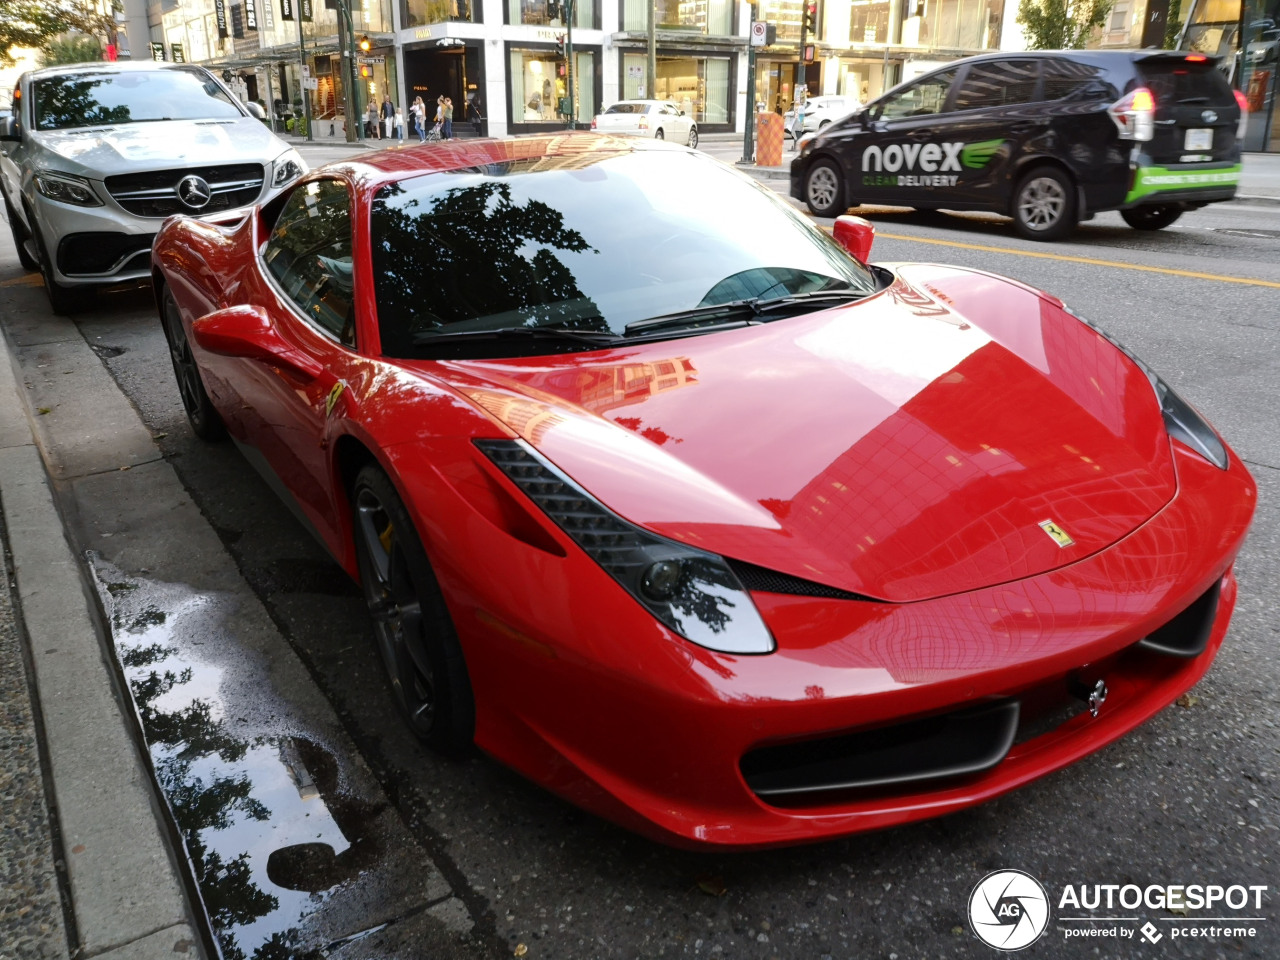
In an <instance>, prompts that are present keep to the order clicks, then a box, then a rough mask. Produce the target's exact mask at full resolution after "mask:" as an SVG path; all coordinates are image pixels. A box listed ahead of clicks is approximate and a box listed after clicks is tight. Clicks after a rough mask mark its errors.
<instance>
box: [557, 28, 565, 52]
mask: <svg viewBox="0 0 1280 960" xmlns="http://www.w3.org/2000/svg"><path fill="white" fill-rule="evenodd" d="M556 56H557V57H563V56H564V34H563V33H557V34H556Z"/></svg>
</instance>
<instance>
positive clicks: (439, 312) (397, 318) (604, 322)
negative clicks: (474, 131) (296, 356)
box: [371, 146, 876, 357]
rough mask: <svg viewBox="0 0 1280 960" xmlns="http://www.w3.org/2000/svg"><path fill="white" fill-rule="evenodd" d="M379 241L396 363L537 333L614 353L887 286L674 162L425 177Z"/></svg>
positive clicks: (562, 161) (385, 343) (723, 181)
mask: <svg viewBox="0 0 1280 960" xmlns="http://www.w3.org/2000/svg"><path fill="white" fill-rule="evenodd" d="M371 227H372V230H371V236H372V237H373V244H372V255H373V275H374V278H375V279H374V283H375V285H376V290H377V303H378V326H379V332H380V335H381V340H382V351H383V353H384V354H386V355H388V356H396V357H413V356H423V355H428V354H429V353H430V352H431V351H430V349H429V346H428V345H429V344H430V343H431V341H432V340H433V339H436V338H437V337H438V338H440V339H442V340H443V339H450V340H458V339H460V338H459V337H458V336H457V335H458V334H463V333H475V334H480V333H481V332H492V331H502V330H511V329H517V328H529V327H556V328H558V329H567V330H572V331H581V332H590V333H593V334H599V335H601V338H600V339H602V340H606V341H607V340H608V339H609V337H610V336H611V335H612V336H618V337H621V336H624V335H626V336H635V335H636V334H637V328H638V326H640V325H639V323H638V322H639V321H643V320H647V319H650V318H657V317H668V316H670V315H674V314H680V313H682V312H685V311H691V312H692V313H693V314H694V316H695V318H693V319H691V320H690V322H689V323H688V324H686V325H685V327H684V328H683V329H682V327H681V325H680V324H678V323H674V324H673V323H664V324H663V325H662V334H661V335H663V336H669V337H675V336H682V335H684V334H685V333H686V332H692V331H695V330H696V331H699V332H702V331H705V329H706V326H707V324H708V322H710V321H707V320H706V319H697V318H705V317H706V316H707V314H708V313H711V314H717V313H724V312H725V311H707V310H706V309H702V308H710V307H713V306H714V305H717V304H731V303H736V302H743V301H746V302H750V303H754V302H763V301H776V300H778V299H779V298H789V297H793V296H795V297H797V304H798V305H797V310H800V309H810V310H813V309H823V308H825V307H829V306H831V303H830V302H823V303H817V302H814V303H813V304H812V305H809V304H804V305H803V306H801V305H800V302H801V301H802V299H803V295H805V294H812V293H817V292H820V291H821V292H824V293H836V292H838V291H845V292H847V293H848V295H849V297H850V298H856V297H857V296H861V295H865V294H867V293H870V292H872V291H873V290H874V289H875V287H876V281H875V278H874V277H873V275H872V274H871V272H870V271H868V270H867V269H866V268H864V267H862V266H861V265H860V264H858V263H857V262H856V261H855V260H853V259H852V258H850V257H849V256H848V254H846V253H845V252H844V250H843V249H842V248H841V247H840V246H839V245H837V244H836V243H835V241H834V240H832V239H831V238H830V237H828V236H827V235H826V234H825V233H823V232H822V231H821V230H819V229H818V228H817V227H815V226H814V225H813V224H811V223H810V222H809V221H807V220H806V219H805V218H804V217H802V216H801V215H800V214H798V213H797V212H796V211H794V210H792V209H791V208H790V207H789V206H788V205H787V204H786V203H785V201H783V200H781V199H779V198H778V197H777V195H776V194H774V193H773V192H772V191H770V190H767V189H765V188H763V187H761V186H759V185H757V184H756V183H754V182H753V181H751V180H749V179H747V178H745V177H743V176H740V175H738V174H736V173H735V172H733V171H731V170H728V169H726V168H725V167H724V166H723V165H721V164H720V163H718V162H717V161H715V160H712V159H710V158H708V157H704V156H701V155H698V154H694V153H691V152H688V151H682V150H675V149H665V148H658V149H648V148H646V147H636V148H632V147H631V146H625V147H621V148H616V147H615V148H613V149H598V150H593V151H590V152H584V153H582V154H576V155H571V156H559V157H542V156H538V157H536V158H532V159H531V160H530V161H507V162H505V163H501V164H492V165H488V166H486V167H483V168H468V169H466V170H460V171H453V172H449V173H436V174H429V175H426V176H421V177H416V178H414V179H410V180H405V181H401V182H399V183H395V184H391V185H389V186H386V187H383V188H382V189H381V190H380V191H379V193H378V194H377V195H376V197H375V199H374V203H373V211H372V223H371ZM775 318H776V317H775V316H774V315H773V314H770V316H769V317H768V319H775ZM713 319H716V318H714V317H713ZM739 322H763V321H762V320H759V319H757V318H755V317H754V316H752V317H749V318H748V319H747V320H742V321H739ZM646 335H648V336H653V335H655V334H654V333H653V332H650V333H648V334H646ZM582 340H583V343H584V344H585V342H586V340H585V338H582ZM578 348H579V349H582V348H583V346H581V345H580V346H579V347H578ZM532 349H538V348H537V347H533V348H532Z"/></svg>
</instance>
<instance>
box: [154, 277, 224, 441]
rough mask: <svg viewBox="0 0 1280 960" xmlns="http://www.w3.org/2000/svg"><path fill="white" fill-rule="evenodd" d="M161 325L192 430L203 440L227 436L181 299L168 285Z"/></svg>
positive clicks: (162, 295)
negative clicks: (194, 349)
mask: <svg viewBox="0 0 1280 960" xmlns="http://www.w3.org/2000/svg"><path fill="white" fill-rule="evenodd" d="M160 325H161V326H162V327H163V328H164V338H165V340H167V341H168V342H169V360H170V361H171V362H172V363H173V375H174V377H175V378H176V379H177V381H178V393H179V394H180V395H181V397H182V409H183V410H185V411H186V412H187V421H188V422H189V423H190V424H191V432H192V433H194V434H195V435H196V436H197V437H199V438H200V439H201V440H207V441H210V442H213V441H215V440H221V439H222V438H223V437H225V436H226V435H227V427H226V424H224V423H223V422H222V417H221V415H220V414H219V413H218V411H217V410H216V409H214V406H213V401H212V400H210V399H209V394H208V393H207V392H206V391H205V389H204V380H202V379H201V378H200V368H199V367H197V366H196V361H195V358H194V357H193V356H192V355H191V345H190V344H189V343H188V342H187V331H186V330H185V329H184V328H183V326H182V314H181V313H180V312H179V311H178V302H177V301H176V300H174V299H173V291H172V290H170V289H169V287H168V285H167V284H166V285H164V286H163V287H161V290H160Z"/></svg>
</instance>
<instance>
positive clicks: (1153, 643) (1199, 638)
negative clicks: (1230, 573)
mask: <svg viewBox="0 0 1280 960" xmlns="http://www.w3.org/2000/svg"><path fill="white" fill-rule="evenodd" d="M1221 594H1222V580H1221V579H1219V580H1215V581H1214V583H1213V586H1212V587H1210V588H1209V589H1208V590H1206V591H1205V592H1204V593H1203V594H1201V595H1200V597H1199V598H1198V599H1197V600H1196V601H1195V602H1194V603H1193V604H1191V606H1189V607H1187V609H1185V610H1183V611H1182V612H1181V613H1180V614H1178V615H1177V616H1176V617H1174V618H1173V619H1172V620H1170V621H1169V622H1168V623H1166V624H1165V625H1164V626H1163V627H1161V628H1160V629H1158V630H1155V631H1152V632H1151V633H1149V634H1147V636H1146V637H1144V638H1143V639H1142V640H1139V641H1138V647H1139V648H1141V649H1143V650H1154V651H1155V652H1156V653H1163V654H1165V655H1166V656H1170V657H1183V658H1186V659H1190V658H1192V657H1198V656H1200V654H1202V653H1204V650H1205V647H1207V646H1208V645H1209V635H1210V634H1212V633H1213V622H1214V620H1216V619H1217V617H1218V597H1219V596H1221Z"/></svg>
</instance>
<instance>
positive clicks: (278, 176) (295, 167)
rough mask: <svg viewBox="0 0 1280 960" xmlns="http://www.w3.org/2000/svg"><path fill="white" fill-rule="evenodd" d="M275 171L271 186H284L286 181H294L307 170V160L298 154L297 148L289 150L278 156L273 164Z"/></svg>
mask: <svg viewBox="0 0 1280 960" xmlns="http://www.w3.org/2000/svg"><path fill="white" fill-rule="evenodd" d="M272 167H273V168H274V172H273V173H272V175H271V186H272V187H273V188H274V187H283V186H284V185H285V184H286V183H292V182H293V181H294V180H297V179H298V178H299V177H300V176H302V175H303V174H304V173H306V172H307V164H306V161H305V160H303V159H302V157H301V156H300V155H299V154H298V151H297V150H288V151H286V152H284V153H282V154H280V156H279V157H277V158H276V162H275V163H274V164H272Z"/></svg>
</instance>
